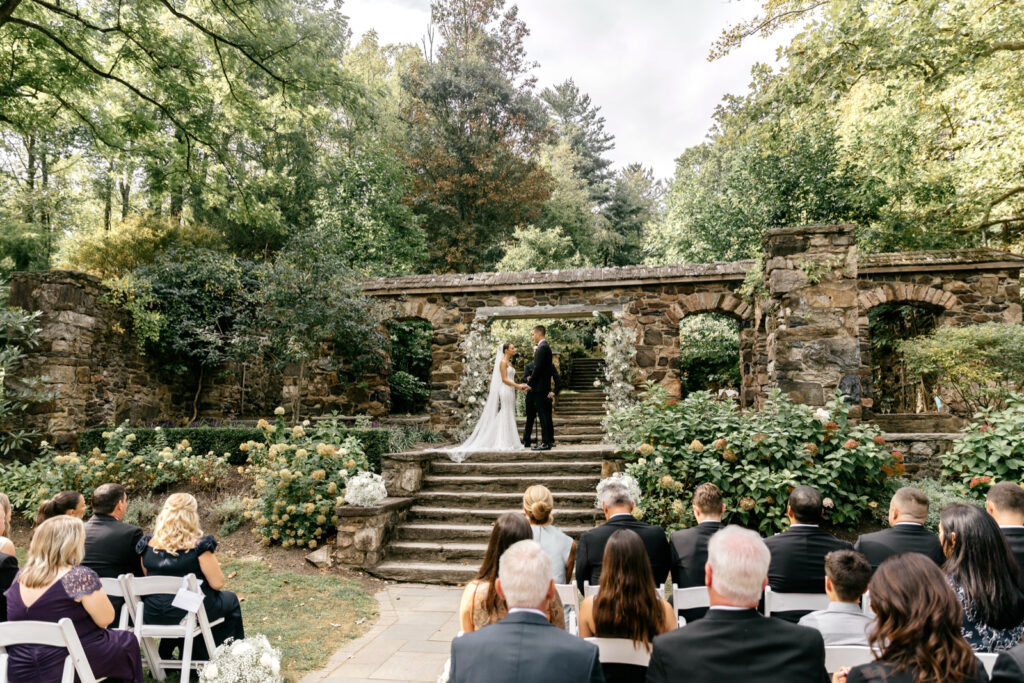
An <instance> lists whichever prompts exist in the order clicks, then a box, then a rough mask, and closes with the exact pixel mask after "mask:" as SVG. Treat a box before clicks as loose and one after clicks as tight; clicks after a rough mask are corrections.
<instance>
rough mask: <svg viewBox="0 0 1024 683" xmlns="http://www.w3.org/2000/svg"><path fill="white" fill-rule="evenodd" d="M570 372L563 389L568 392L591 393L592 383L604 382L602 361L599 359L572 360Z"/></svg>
mask: <svg viewBox="0 0 1024 683" xmlns="http://www.w3.org/2000/svg"><path fill="white" fill-rule="evenodd" d="M571 362H572V372H570V373H569V381H568V382H566V385H565V387H563V388H564V389H567V390H568V391H593V390H594V389H596V387H595V386H594V382H598V381H604V360H603V359H601V358H574V359H573V360H572V361H571Z"/></svg>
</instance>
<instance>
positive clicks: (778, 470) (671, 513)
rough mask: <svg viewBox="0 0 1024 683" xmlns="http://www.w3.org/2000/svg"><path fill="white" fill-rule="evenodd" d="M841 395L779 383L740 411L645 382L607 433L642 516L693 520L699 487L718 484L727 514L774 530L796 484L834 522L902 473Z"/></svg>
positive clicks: (865, 509)
mask: <svg viewBox="0 0 1024 683" xmlns="http://www.w3.org/2000/svg"><path fill="white" fill-rule="evenodd" d="M848 412H849V407H848V406H847V404H846V403H845V402H844V401H843V400H842V398H841V397H840V396H838V395H837V396H836V397H834V398H833V399H832V400H831V401H830V402H829V403H828V405H827V406H825V407H824V408H818V409H816V410H815V409H813V408H810V407H808V406H805V405H801V404H798V403H794V402H793V401H791V400H790V399H789V398H787V397H785V396H783V395H782V394H781V393H779V392H773V393H772V394H770V395H769V397H768V399H767V400H766V401H765V403H764V405H763V406H762V407H761V408H760V409H756V410H755V409H750V410H742V409H740V408H739V407H737V406H736V404H735V403H734V402H733V401H717V400H715V398H714V397H713V396H712V395H711V394H710V393H709V392H696V393H693V394H690V395H689V396H688V397H686V398H685V399H683V400H681V401H676V400H672V399H670V398H669V397H668V395H667V394H666V392H665V390H664V389H663V388H661V387H658V386H655V385H653V384H648V385H647V386H646V388H645V393H644V395H643V397H642V400H641V401H640V402H639V403H638V404H636V405H635V406H633V407H630V408H626V409H624V410H620V411H617V412H616V413H615V414H613V415H611V416H610V419H609V438H610V439H611V440H612V442H613V443H615V444H616V446H617V448H618V452H619V454H620V455H621V456H623V457H624V458H625V459H626V461H627V463H628V464H627V466H626V472H627V473H628V474H629V475H631V476H632V477H633V478H635V479H636V480H637V482H639V484H640V488H641V490H642V492H643V494H642V495H643V513H644V519H645V520H646V521H648V522H652V523H657V524H661V525H662V526H664V527H666V528H678V527H680V526H689V525H692V524H693V523H694V521H695V520H694V518H693V512H692V508H691V505H690V502H691V497H692V493H693V490H694V488H696V486H697V485H699V484H702V483H705V482H711V483H714V484H716V485H718V487H719V488H721V489H722V493H723V495H724V497H725V505H726V519H725V521H727V522H729V523H734V524H742V525H744V526H747V527H750V528H753V529H757V530H759V531H761V532H763V533H770V532H774V531H777V530H781V529H784V528H786V526H787V520H786V501H787V499H788V498H789V492H790V491H792V489H793V487H795V486H799V485H801V484H807V485H809V486H814V487H815V488H817V489H818V490H819V491H821V493H822V495H823V496H824V497H825V516H826V520H828V521H829V522H830V523H831V524H833V525H837V526H844V527H853V526H855V525H856V524H857V523H859V522H860V521H861V520H862V519H863V518H864V517H865V516H867V515H868V514H869V513H870V511H871V510H872V509H873V508H875V507H877V505H878V503H877V502H876V501H878V500H888V496H889V494H890V491H891V488H892V486H891V484H890V482H889V477H890V476H893V475H899V474H902V473H903V472H904V468H903V463H902V460H903V455H902V454H901V453H899V452H896V451H894V452H892V453H890V451H889V449H888V448H887V447H886V444H885V440H884V439H883V438H882V436H881V434H880V432H879V431H878V429H877V428H876V427H874V426H872V425H866V424H861V425H857V426H853V425H851V424H850V420H849V419H848Z"/></svg>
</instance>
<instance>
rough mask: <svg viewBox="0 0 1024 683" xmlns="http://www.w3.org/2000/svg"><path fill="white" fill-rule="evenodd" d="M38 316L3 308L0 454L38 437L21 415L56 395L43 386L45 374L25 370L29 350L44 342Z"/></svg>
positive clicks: (0, 316)
mask: <svg viewBox="0 0 1024 683" xmlns="http://www.w3.org/2000/svg"><path fill="white" fill-rule="evenodd" d="M4 294H5V295H6V292H4ZM3 298H4V299H6V296H4V297H3ZM38 317H39V313H26V312H25V311H22V310H21V309H16V308H7V307H6V306H3V307H0V453H2V454H4V455H9V454H10V453H11V452H12V451H16V450H18V449H21V448H24V447H25V446H27V445H28V444H29V442H30V441H31V440H32V439H33V437H36V436H37V434H36V433H35V432H33V431H31V430H27V429H23V428H21V427H20V426H19V422H20V418H21V416H23V415H24V414H25V413H26V411H28V410H29V409H30V408H31V407H32V406H34V405H36V404H38V403H40V402H42V401H47V400H49V399H50V398H51V397H52V396H51V394H50V393H49V392H47V391H45V390H44V389H43V387H42V380H43V378H42V377H36V376H32V375H26V374H25V373H24V372H23V371H22V370H23V367H24V361H25V357H26V355H27V353H29V352H31V351H32V350H34V349H35V348H37V347H38V346H39V343H40V338H39V337H40V330H39V328H38V327H37V325H36V320H37V319H38Z"/></svg>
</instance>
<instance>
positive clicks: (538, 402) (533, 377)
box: [526, 325, 555, 451]
mask: <svg viewBox="0 0 1024 683" xmlns="http://www.w3.org/2000/svg"><path fill="white" fill-rule="evenodd" d="M546 334H547V328H546V327H544V326H543V325H537V326H536V327H534V328H533V342H534V343H535V344H536V345H537V348H536V350H535V351H534V352H533V372H531V373H530V379H529V380H527V382H526V383H527V384H528V385H529V386H530V388H529V389H528V390H527V392H526V405H527V406H530V405H531V404H532V406H533V408H532V409H533V411H534V412H536V414H537V419H538V421H539V422H540V439H541V441H540V443H539V444H537V445H536V446H534V447H533V450H535V451H549V450H551V449H552V448H554V445H555V426H554V423H552V421H551V401H552V400H553V399H554V398H555V392H554V391H552V389H551V377H552V373H553V371H554V369H555V362H554V357H553V356H552V354H551V346H549V345H548V340H547V339H545V338H544V336H545V335H546ZM529 409H530V408H527V410H529Z"/></svg>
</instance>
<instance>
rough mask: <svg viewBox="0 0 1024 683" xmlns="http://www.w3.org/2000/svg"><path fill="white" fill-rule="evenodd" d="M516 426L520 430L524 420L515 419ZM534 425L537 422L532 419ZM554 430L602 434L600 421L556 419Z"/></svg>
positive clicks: (567, 432) (602, 429) (523, 425)
mask: <svg viewBox="0 0 1024 683" xmlns="http://www.w3.org/2000/svg"><path fill="white" fill-rule="evenodd" d="M516 423H517V426H518V427H519V429H520V431H522V429H523V427H525V426H526V420H525V419H524V420H517V421H516ZM533 424H534V425H537V424H538V422H536V421H534V423H533ZM554 427H555V430H556V431H562V432H565V433H566V434H604V427H603V426H601V424H600V423H597V424H595V423H594V422H592V421H587V422H570V421H569V420H563V421H562V422H561V424H559V423H558V422H557V421H556V422H555V423H554Z"/></svg>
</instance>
